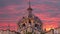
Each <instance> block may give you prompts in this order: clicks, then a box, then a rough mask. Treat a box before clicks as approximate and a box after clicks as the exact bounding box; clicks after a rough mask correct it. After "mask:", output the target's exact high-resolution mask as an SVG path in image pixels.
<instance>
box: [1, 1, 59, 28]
mask: <svg viewBox="0 0 60 34" xmlns="http://www.w3.org/2000/svg"><path fill="white" fill-rule="evenodd" d="M31 5H32V8H33V13H34V14H35V15H36V16H37V17H38V18H40V19H41V21H42V22H43V24H44V25H43V26H44V28H51V27H52V28H56V27H58V26H59V24H60V0H31ZM27 8H28V0H0V26H2V25H3V26H6V25H4V24H8V23H10V24H13V23H14V24H13V26H14V27H16V28H17V26H15V25H16V23H18V21H19V20H20V19H21V18H22V17H23V16H25V15H27V12H28V11H27V10H26V9H27ZM55 26H56V27H55Z"/></svg>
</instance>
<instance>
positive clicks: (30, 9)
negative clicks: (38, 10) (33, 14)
mask: <svg viewBox="0 0 60 34" xmlns="http://www.w3.org/2000/svg"><path fill="white" fill-rule="evenodd" d="M27 10H28V11H32V8H31V3H30V0H29V8H28V9H27Z"/></svg>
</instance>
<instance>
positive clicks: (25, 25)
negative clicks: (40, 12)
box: [18, 0, 43, 34]
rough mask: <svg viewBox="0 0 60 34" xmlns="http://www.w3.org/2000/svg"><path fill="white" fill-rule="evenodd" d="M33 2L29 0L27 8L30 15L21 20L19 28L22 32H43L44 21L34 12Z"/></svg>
mask: <svg viewBox="0 0 60 34" xmlns="http://www.w3.org/2000/svg"><path fill="white" fill-rule="evenodd" d="M32 10H33V9H32V8H31V3H30V0H29V7H28V9H27V11H28V16H26V17H23V18H22V19H21V20H20V21H19V22H18V25H19V29H20V33H21V34H28V33H30V34H41V32H42V31H43V30H42V29H43V28H42V22H41V20H40V19H39V18H38V17H37V16H35V15H34V14H32Z"/></svg>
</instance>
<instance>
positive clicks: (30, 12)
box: [27, 0, 33, 17]
mask: <svg viewBox="0 0 60 34" xmlns="http://www.w3.org/2000/svg"><path fill="white" fill-rule="evenodd" d="M27 10H28V17H32V10H33V9H32V8H31V3H30V0H29V7H28V9H27Z"/></svg>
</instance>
